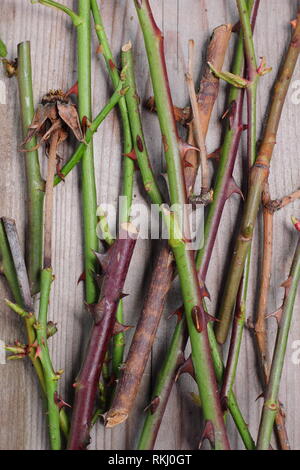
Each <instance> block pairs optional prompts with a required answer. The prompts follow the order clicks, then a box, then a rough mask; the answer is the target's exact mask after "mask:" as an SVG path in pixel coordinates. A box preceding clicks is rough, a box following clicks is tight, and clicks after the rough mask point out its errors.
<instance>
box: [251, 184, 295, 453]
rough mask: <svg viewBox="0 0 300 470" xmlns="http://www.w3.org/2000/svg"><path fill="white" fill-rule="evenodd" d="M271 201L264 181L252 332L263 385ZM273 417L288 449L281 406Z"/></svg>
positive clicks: (282, 444)
mask: <svg viewBox="0 0 300 470" xmlns="http://www.w3.org/2000/svg"><path fill="white" fill-rule="evenodd" d="M271 203H272V201H271V198H270V192H269V184H268V182H266V184H265V187H264V190H263V193H262V204H263V240H264V241H263V261H262V274H261V284H260V289H259V296H258V309H257V315H256V322H255V325H254V332H255V338H256V346H257V350H258V354H259V365H260V368H261V370H262V375H263V387H264V389H265V388H266V384H267V383H268V380H269V372H270V371H269V358H268V349H267V331H266V314H267V306H268V296H269V288H270V278H271V267H272V254H273V253H272V252H273V214H274V212H273V211H272V209H271V208H270V205H271ZM278 406H279V409H278V413H277V414H276V418H275V431H276V435H277V438H278V442H279V445H280V448H281V450H289V449H290V446H289V440H288V435H287V432H286V428H285V415H284V412H283V410H282V409H281V406H280V405H278Z"/></svg>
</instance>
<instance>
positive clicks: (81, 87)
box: [77, 0, 98, 304]
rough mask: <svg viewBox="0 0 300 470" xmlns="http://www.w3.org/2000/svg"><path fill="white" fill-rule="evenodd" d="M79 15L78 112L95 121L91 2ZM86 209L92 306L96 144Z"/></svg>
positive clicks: (86, 168)
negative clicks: (93, 118)
mask: <svg viewBox="0 0 300 470" xmlns="http://www.w3.org/2000/svg"><path fill="white" fill-rule="evenodd" d="M78 15H79V16H80V18H81V19H82V23H81V24H79V25H78V26H77V58H78V111H79V117H80V119H81V120H82V119H83V118H84V117H87V118H88V119H89V120H90V121H91V120H92V96H91V95H92V91H91V24H90V0H78ZM81 165H82V207H83V230H84V240H85V241H84V260H85V262H84V263H85V276H86V280H85V297H86V301H87V303H89V304H92V303H94V302H96V300H97V293H98V289H97V286H96V284H95V281H94V279H93V272H95V271H96V264H95V256H94V254H93V250H96V251H97V249H98V239H97V234H96V226H97V216H96V212H97V196H96V181H95V171H94V156H93V144H92V140H91V142H90V143H89V144H88V145H87V146H86V148H85V150H84V153H83V156H82V159H81Z"/></svg>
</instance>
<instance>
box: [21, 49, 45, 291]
mask: <svg viewBox="0 0 300 470" xmlns="http://www.w3.org/2000/svg"><path fill="white" fill-rule="evenodd" d="M17 77H18V85H19V96H20V107H21V118H22V128H23V137H24V138H25V137H26V135H27V132H28V127H29V125H30V124H31V122H32V118H33V114H34V105H33V92H32V76H31V58H30V42H29V41H26V42H22V43H20V44H19V45H18V74H17ZM35 146H36V139H32V140H31V142H29V143H28V144H26V145H25V149H26V152H25V154H24V159H25V169H26V180H27V211H28V220H27V236H26V253H27V259H26V264H27V270H28V277H29V282H30V288H31V293H32V295H33V294H36V293H37V292H38V291H39V284H40V274H41V268H42V251H43V203H44V181H43V179H42V177H41V172H40V164H39V156H38V151H37V150H33V151H31V152H30V151H29V150H30V149H31V148H32V147H35Z"/></svg>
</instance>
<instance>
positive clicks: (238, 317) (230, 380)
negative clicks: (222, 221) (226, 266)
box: [221, 0, 259, 406]
mask: <svg viewBox="0 0 300 470" xmlns="http://www.w3.org/2000/svg"><path fill="white" fill-rule="evenodd" d="M237 7H238V10H239V14H240V23H241V28H242V34H243V41H244V49H245V57H246V68H247V79H248V81H249V85H248V86H247V89H246V90H247V115H248V119H247V120H248V124H247V136H248V139H247V140H248V149H247V154H248V155H247V158H248V163H249V168H251V167H252V165H253V164H254V162H255V157H256V96H257V84H258V78H259V75H258V72H257V64H256V54H255V49H254V43H253V35H252V27H251V21H250V17H249V11H248V8H247V3H246V1H245V0H237ZM250 257H251V250H250V249H249V253H248V255H247V260H246V264H245V270H244V275H243V277H242V280H241V284H240V289H239V293H238V297H237V302H236V308H235V316H234V324H233V329H232V334H231V340H230V347H229V353H228V358H227V364H226V369H225V372H224V380H223V385H222V391H221V397H222V402H223V404H224V406H227V405H226V404H227V400H228V395H229V393H230V392H231V390H232V388H233V385H234V382H235V376H236V369H237V365H238V360H239V353H240V347H241V342H242V336H243V331H244V324H245V319H246V300H247V291H248V281H249V273H250Z"/></svg>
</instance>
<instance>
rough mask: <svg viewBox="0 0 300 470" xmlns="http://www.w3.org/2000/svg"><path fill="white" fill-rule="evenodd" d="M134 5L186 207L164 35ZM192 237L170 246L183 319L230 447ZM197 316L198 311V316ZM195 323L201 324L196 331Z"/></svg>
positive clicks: (175, 194)
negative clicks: (189, 245)
mask: <svg viewBox="0 0 300 470" xmlns="http://www.w3.org/2000/svg"><path fill="white" fill-rule="evenodd" d="M134 3H135V6H136V11H137V14H138V17H139V21H140V25H141V29H142V32H143V36H144V41H145V46H146V52H147V56H148V61H149V67H150V75H151V79H152V85H153V90H154V97H155V103H156V106H157V113H158V118H159V122H160V127H161V133H162V136H163V143H164V149H165V157H166V161H167V168H168V180H169V186H170V199H171V205H173V204H176V205H178V204H179V205H180V206H181V210H183V209H184V207H185V205H186V204H187V194H186V188H185V181H184V174H183V165H182V156H181V154H182V150H181V148H180V142H179V137H178V132H177V127H176V122H175V117H174V110H173V104H172V98H171V94H170V88H169V81H168V76H167V70H166V64H165V58H164V51H163V37H162V34H161V32H160V30H159V29H158V27H157V25H156V23H155V21H154V18H153V15H152V12H151V8H150V5H149V2H148V0H142V2H141V1H137V0H135V1H134ZM172 217H173V218H174V220H175V221H176V218H177V217H178V212H173V213H172ZM186 229H188V223H186V224H185V227H184V230H186ZM188 237H189V235H188V233H186V234H183V235H182V237H181V238H177V240H176V242H175V243H172V250H173V254H174V257H175V261H176V265H177V269H178V273H179V279H180V284H181V291H182V296H183V299H184V304H185V317H186V320H187V325H188V330H189V336H190V340H191V345H192V360H193V364H194V369H195V375H196V381H197V385H198V389H199V394H200V399H201V402H202V403H203V413H204V419H205V420H206V421H207V422H210V424H211V426H212V427H213V429H214V435H215V439H214V443H213V447H214V448H215V449H224V450H226V449H229V448H230V447H229V441H228V437H227V433H226V429H225V424H224V420H223V414H222V410H221V405H220V400H219V394H218V389H217V383H216V378H215V373H214V368H213V363H212V358H211V353H210V346H209V341H208V334H207V323H208V321H207V318H206V314H205V312H204V311H203V306H202V295H201V292H200V287H199V282H198V276H197V272H196V266H195V261H194V257H193V252H191V250H188V249H187V247H186V241H185V238H188ZM197 312H200V314H199V315H198V313H197ZM195 315H198V320H197V319H196V317H195ZM197 321H198V327H197V329H196V325H197Z"/></svg>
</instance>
